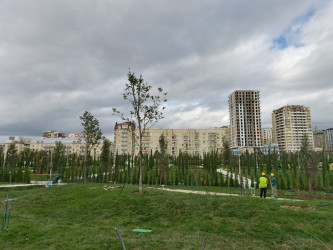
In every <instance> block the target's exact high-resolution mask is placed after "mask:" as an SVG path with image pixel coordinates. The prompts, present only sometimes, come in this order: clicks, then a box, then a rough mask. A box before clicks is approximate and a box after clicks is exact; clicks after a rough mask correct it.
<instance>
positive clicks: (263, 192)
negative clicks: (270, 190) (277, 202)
mask: <svg viewBox="0 0 333 250" xmlns="http://www.w3.org/2000/svg"><path fill="white" fill-rule="evenodd" d="M259 189H260V198H262V195H264V198H266V192H267V178H266V176H265V173H261V177H260V179H259Z"/></svg>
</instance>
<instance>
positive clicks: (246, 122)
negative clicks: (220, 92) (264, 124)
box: [229, 90, 261, 148]
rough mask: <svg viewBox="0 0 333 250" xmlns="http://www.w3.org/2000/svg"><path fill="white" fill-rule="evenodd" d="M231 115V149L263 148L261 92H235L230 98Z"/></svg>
mask: <svg viewBox="0 0 333 250" xmlns="http://www.w3.org/2000/svg"><path fill="white" fill-rule="evenodd" d="M229 115H230V143H231V147H232V148H257V147H261V117H260V94H259V91H257V90H236V91H234V92H233V93H232V94H231V95H230V96H229Z"/></svg>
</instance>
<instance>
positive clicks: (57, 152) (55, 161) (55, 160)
mask: <svg viewBox="0 0 333 250" xmlns="http://www.w3.org/2000/svg"><path fill="white" fill-rule="evenodd" d="M51 153H52V154H53V156H52V168H53V171H57V172H58V174H61V175H63V172H64V162H65V154H66V149H65V145H64V144H63V143H62V142H61V141H57V142H56V143H55V148H54V150H53V152H51Z"/></svg>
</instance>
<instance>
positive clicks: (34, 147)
mask: <svg viewBox="0 0 333 250" xmlns="http://www.w3.org/2000/svg"><path fill="white" fill-rule="evenodd" d="M57 142H61V143H62V144H63V145H64V148H65V154H66V155H69V154H76V155H81V156H83V155H84V154H85V143H84V139H83V140H82V139H81V140H80V139H79V138H45V137H41V138H37V139H36V138H26V137H19V136H15V137H10V138H9V140H8V141H7V142H6V143H5V152H4V153H5V157H6V154H7V151H8V148H9V146H10V144H13V143H14V144H15V147H16V150H17V153H18V154H19V153H20V152H22V151H23V150H24V149H30V150H31V151H33V152H38V151H44V152H51V151H52V150H53V149H54V148H55V147H56V143H57ZM102 146H103V140H100V141H99V143H98V144H97V145H96V146H95V147H94V148H93V149H92V150H91V155H92V156H95V157H96V158H99V157H100V155H101V153H102Z"/></svg>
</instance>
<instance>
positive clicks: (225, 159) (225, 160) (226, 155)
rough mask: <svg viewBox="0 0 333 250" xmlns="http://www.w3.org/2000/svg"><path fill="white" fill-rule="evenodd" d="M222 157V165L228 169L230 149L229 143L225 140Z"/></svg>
mask: <svg viewBox="0 0 333 250" xmlns="http://www.w3.org/2000/svg"><path fill="white" fill-rule="evenodd" d="M222 157H223V163H224V165H225V166H229V167H230V158H231V148H230V144H229V141H228V140H227V139H226V138H223V152H222Z"/></svg>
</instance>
